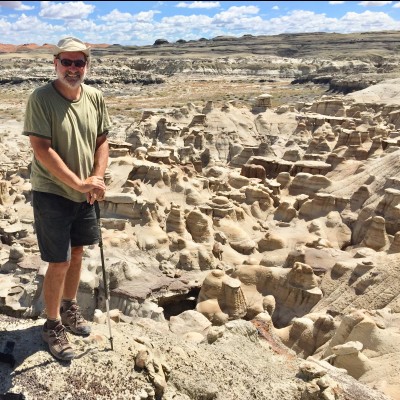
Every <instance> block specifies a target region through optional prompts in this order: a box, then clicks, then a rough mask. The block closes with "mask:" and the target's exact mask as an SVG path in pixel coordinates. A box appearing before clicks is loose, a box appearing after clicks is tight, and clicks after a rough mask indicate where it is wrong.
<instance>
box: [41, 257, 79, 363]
mask: <svg viewBox="0 0 400 400" xmlns="http://www.w3.org/2000/svg"><path fill="white" fill-rule="evenodd" d="M68 268H69V261H66V262H62V263H49V266H48V268H47V272H46V275H45V278H44V284H43V295H44V302H45V305H46V313H47V321H46V323H45V324H44V326H43V330H42V338H43V340H44V341H45V342H46V343H48V345H49V350H50V352H51V353H52V354H53V355H54V356H55V357H56V358H58V359H60V360H65V361H69V360H71V359H72V358H74V351H73V349H72V347H71V345H70V344H69V341H68V337H67V336H66V334H65V328H64V326H63V325H62V324H61V316H60V303H61V297H62V293H63V290H64V282H65V276H66V274H67V271H68Z"/></svg>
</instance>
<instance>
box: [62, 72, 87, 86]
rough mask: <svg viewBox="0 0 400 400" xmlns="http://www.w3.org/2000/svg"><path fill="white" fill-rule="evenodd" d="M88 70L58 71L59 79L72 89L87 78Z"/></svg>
mask: <svg viewBox="0 0 400 400" xmlns="http://www.w3.org/2000/svg"><path fill="white" fill-rule="evenodd" d="M85 77H86V72H74V73H72V72H65V73H62V72H61V71H57V78H58V80H59V81H60V82H61V83H62V84H64V85H65V86H67V87H69V88H70V89H76V88H77V87H79V86H80V85H81V83H82V82H83V81H84V80H85Z"/></svg>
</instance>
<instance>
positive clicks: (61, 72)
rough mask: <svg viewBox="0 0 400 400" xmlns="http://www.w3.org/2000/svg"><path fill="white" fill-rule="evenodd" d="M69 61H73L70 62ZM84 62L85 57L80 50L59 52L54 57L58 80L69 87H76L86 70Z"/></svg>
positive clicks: (82, 79) (81, 80) (83, 77)
mask: <svg viewBox="0 0 400 400" xmlns="http://www.w3.org/2000/svg"><path fill="white" fill-rule="evenodd" d="M71 61H74V62H73V63H71ZM86 63H87V61H86V57H85V55H84V54H83V53H81V52H80V51H76V52H64V53H60V54H59V55H58V56H57V58H55V59H54V66H55V70H56V73H57V78H58V80H59V81H60V82H62V83H63V84H64V85H66V86H68V87H69V88H71V89H76V88H77V87H79V86H80V84H81V83H82V82H83V81H84V79H85V76H86V72H87V64H86ZM63 64H64V65H63ZM76 64H78V66H77V65H76Z"/></svg>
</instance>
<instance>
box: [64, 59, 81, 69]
mask: <svg viewBox="0 0 400 400" xmlns="http://www.w3.org/2000/svg"><path fill="white" fill-rule="evenodd" d="M59 60H60V63H61V65H62V66H63V67H70V66H71V65H72V64H74V65H75V67H76V68H83V67H84V66H85V65H86V61H85V60H70V59H69V58H63V59H61V58H59Z"/></svg>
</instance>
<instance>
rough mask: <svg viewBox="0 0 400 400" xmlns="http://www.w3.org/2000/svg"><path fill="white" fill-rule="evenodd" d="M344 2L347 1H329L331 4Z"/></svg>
mask: <svg viewBox="0 0 400 400" xmlns="http://www.w3.org/2000/svg"><path fill="white" fill-rule="evenodd" d="M344 3H346V2H345V1H330V2H329V4H331V5H333V6H334V5H336V4H344Z"/></svg>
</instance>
